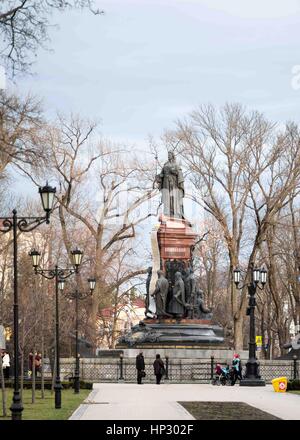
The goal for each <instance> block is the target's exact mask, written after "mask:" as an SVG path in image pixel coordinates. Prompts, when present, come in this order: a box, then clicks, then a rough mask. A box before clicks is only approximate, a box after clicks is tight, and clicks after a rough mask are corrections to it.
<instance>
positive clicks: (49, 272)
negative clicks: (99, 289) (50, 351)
mask: <svg viewBox="0 0 300 440" xmlns="http://www.w3.org/2000/svg"><path fill="white" fill-rule="evenodd" d="M29 255H30V256H31V258H32V264H33V267H34V271H35V273H36V274H39V275H41V276H42V277H44V278H47V279H48V280H53V279H55V339H56V376H55V385H54V391H55V408H56V409H60V408H61V389H62V385H61V380H60V361H59V298H58V290H60V291H61V292H62V291H63V290H64V283H65V280H66V279H67V278H69V277H70V276H71V275H73V274H75V273H78V270H79V266H80V264H81V260H82V255H83V252H82V251H80V250H79V249H75V250H73V251H71V256H72V264H73V266H74V268H66V269H62V268H60V267H58V266H57V265H56V266H55V267H54V269H41V268H39V261H40V256H41V254H40V253H39V252H38V251H37V250H35V249H33V250H32V251H31V252H30V253H29Z"/></svg>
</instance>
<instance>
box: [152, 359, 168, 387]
mask: <svg viewBox="0 0 300 440" xmlns="http://www.w3.org/2000/svg"><path fill="white" fill-rule="evenodd" d="M153 367H154V374H155V376H156V383H157V385H159V384H160V381H161V378H162V377H163V375H164V374H165V365H164V363H163V361H162V359H161V358H160V355H159V354H157V355H156V359H155V361H154V362H153Z"/></svg>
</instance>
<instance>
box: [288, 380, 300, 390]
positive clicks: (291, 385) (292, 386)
mask: <svg viewBox="0 0 300 440" xmlns="http://www.w3.org/2000/svg"><path fill="white" fill-rule="evenodd" d="M292 390H300V380H299V379H294V380H288V383H287V391H292Z"/></svg>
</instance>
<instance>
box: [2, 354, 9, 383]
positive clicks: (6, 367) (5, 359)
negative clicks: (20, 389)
mask: <svg viewBox="0 0 300 440" xmlns="http://www.w3.org/2000/svg"><path fill="white" fill-rule="evenodd" d="M2 368H3V374H4V379H9V369H10V357H9V354H8V353H7V351H6V350H4V351H3V353H2Z"/></svg>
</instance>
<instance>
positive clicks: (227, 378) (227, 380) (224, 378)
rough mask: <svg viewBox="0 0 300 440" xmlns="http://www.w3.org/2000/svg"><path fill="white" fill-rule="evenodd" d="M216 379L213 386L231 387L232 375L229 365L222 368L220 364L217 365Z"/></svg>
mask: <svg viewBox="0 0 300 440" xmlns="http://www.w3.org/2000/svg"><path fill="white" fill-rule="evenodd" d="M215 373H216V375H215V377H214V378H213V380H212V381H211V383H212V385H223V386H224V385H230V384H231V375H230V370H229V365H226V366H225V367H223V368H222V366H221V365H220V364H217V366H216V370H215Z"/></svg>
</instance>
